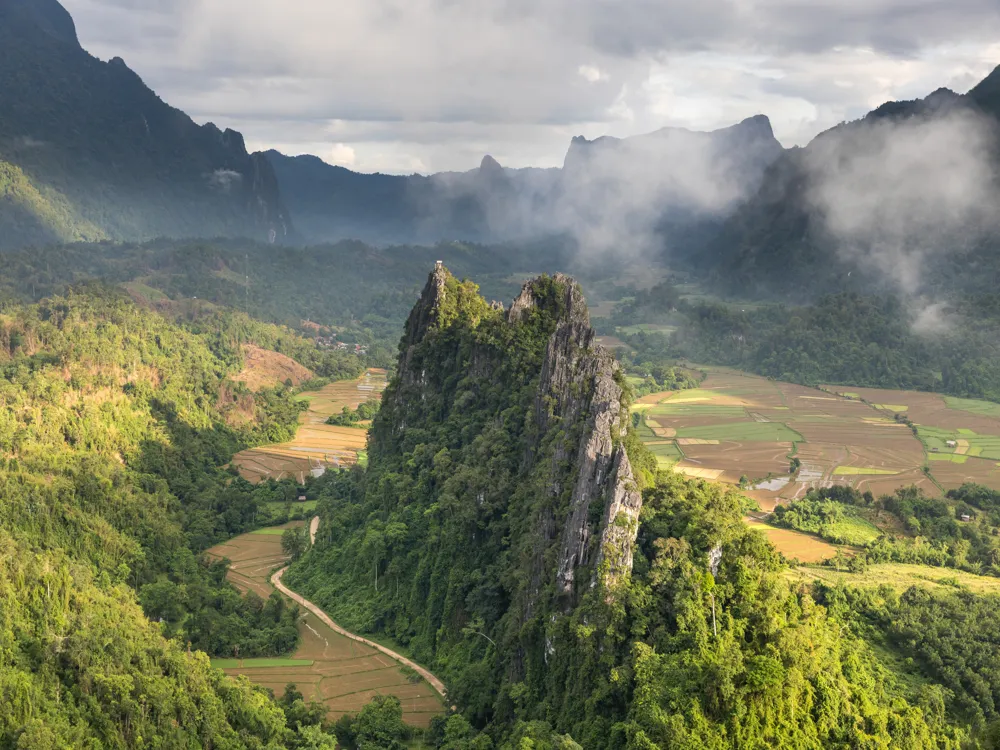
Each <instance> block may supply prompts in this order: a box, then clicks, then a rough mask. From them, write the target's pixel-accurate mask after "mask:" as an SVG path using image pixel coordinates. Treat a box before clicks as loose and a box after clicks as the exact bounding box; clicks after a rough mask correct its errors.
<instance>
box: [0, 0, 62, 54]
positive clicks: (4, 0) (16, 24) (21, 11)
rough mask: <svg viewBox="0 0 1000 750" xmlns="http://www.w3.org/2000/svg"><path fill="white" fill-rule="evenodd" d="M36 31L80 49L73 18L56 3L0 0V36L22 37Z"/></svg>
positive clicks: (41, 0)
mask: <svg viewBox="0 0 1000 750" xmlns="http://www.w3.org/2000/svg"><path fill="white" fill-rule="evenodd" d="M39 32H41V33H42V34H45V35H47V36H49V37H51V38H53V39H55V40H57V41H59V42H62V43H64V44H69V45H72V46H75V47H79V46H80V42H79V40H78V39H77V36H76V24H75V23H73V17H72V16H71V15H70V14H69V11H67V10H66V9H65V8H64V7H62V5H60V4H59V3H58V2H57V0H0V33H7V34H17V35H21V36H23V35H26V34H27V35H35V34H38V33H39Z"/></svg>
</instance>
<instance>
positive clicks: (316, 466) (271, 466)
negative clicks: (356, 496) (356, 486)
mask: <svg viewBox="0 0 1000 750" xmlns="http://www.w3.org/2000/svg"><path fill="white" fill-rule="evenodd" d="M385 386H386V372H385V370H375V369H372V370H369V371H368V372H367V373H365V374H364V375H363V376H362V377H361V378H359V379H357V380H341V381H337V382H336V383H331V384H330V385H327V386H325V387H324V388H321V389H320V390H318V391H312V392H307V393H303V394H301V395H300V397H299V398H301V399H302V400H303V401H305V402H307V403H308V406H309V408H308V409H307V410H306V411H305V412H303V413H302V415H301V416H300V417H299V429H298V432H297V433H296V435H295V439H294V440H292V441H291V442H288V443H280V444H277V445H268V446H264V447H260V448H252V449H250V450H246V451H243V452H242V453H238V454H237V455H236V456H235V457H234V458H233V463H234V464H235V465H236V467H237V468H238V469H239V471H240V474H241V475H242V476H243V477H244V478H245V479H247V480H249V481H251V482H260V481H262V480H265V479H285V478H288V477H295V478H297V479H298V481H300V482H303V481H305V477H307V476H309V475H312V476H320V475H322V474H323V472H325V471H326V470H327V469H341V468H345V467H348V466H353V465H354V464H356V463H358V461H359V460H360V461H363V460H364V457H365V446H366V445H367V440H368V433H367V431H366V430H365V429H364V425H361V426H359V427H335V426H332V425H328V424H326V420H327V419H329V418H330V417H331V416H333V415H334V414H339V413H340V412H341V410H342V409H343V408H344V407H345V406H347V407H349V408H351V409H356V408H357V407H358V405H359V404H361V403H363V402H365V401H367V400H368V399H370V398H379V397H380V396H381V395H382V391H383V390H385Z"/></svg>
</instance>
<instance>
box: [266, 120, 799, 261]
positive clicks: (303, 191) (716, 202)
mask: <svg viewBox="0 0 1000 750" xmlns="http://www.w3.org/2000/svg"><path fill="white" fill-rule="evenodd" d="M782 151H783V149H782V147H781V145H780V144H779V143H778V141H777V140H775V138H774V134H773V133H772V131H771V125H770V122H769V121H768V119H767V118H766V117H763V116H757V117H753V118H750V119H748V120H745V121H744V122H742V123H739V124H737V125H734V126H733V127H731V128H726V129H723V130H719V131H715V132H712V133H696V132H692V131H688V130H683V129H679V128H667V129H664V130H660V131H657V132H656V133H650V134H648V135H642V136H636V137H634V138H625V139H617V138H610V137H605V138H599V139H597V140H595V141H588V140H586V139H585V138H582V137H578V138H574V139H573V141H572V143H571V144H570V147H569V150H568V151H567V154H566V158H565V162H564V166H563V168H561V169H531V168H528V169H508V168H504V167H502V166H501V165H500V164H499V163H498V162H497V161H496V160H495V159H493V158H492V157H490V156H486V157H485V158H484V159H483V161H482V164H481V165H480V166H479V168H478V169H473V170H470V171H468V172H444V173H439V174H434V175H431V176H427V177H425V176H422V175H410V176H392V175H382V174H359V173H356V172H352V171H350V170H348V169H344V168H343V167H334V166H330V165H328V164H326V163H324V162H322V161H321V160H319V159H318V158H316V157H313V156H298V157H288V156H284V155H282V154H280V153H278V152H276V151H270V152H268V154H267V157H268V159H269V160H270V161H271V163H272V164H273V165H274V170H275V172H276V174H277V175H278V180H279V183H280V186H281V191H282V195H283V196H284V198H285V200H286V201H287V202H288V206H289V208H290V209H291V211H292V214H293V215H294V216H295V219H296V223H297V225H298V226H299V228H300V229H301V230H302V231H303V232H304V233H305V234H306V235H308V236H310V237H311V238H312V239H317V240H327V241H328V240H339V239H345V238H351V239H361V240H364V241H367V242H374V243H400V242H437V241H439V240H442V239H449V240H450V239H456V238H458V239H465V240H476V241H504V240H515V239H523V238H525V237H533V236H545V235H551V234H568V235H570V236H572V237H574V238H575V239H576V240H577V241H578V242H579V243H580V244H581V245H583V246H585V247H587V248H588V249H599V250H605V249H609V248H610V247H611V246H613V245H635V244H644V245H658V244H659V243H660V242H662V235H664V234H669V232H668V229H673V228H674V227H675V226H676V225H677V224H687V223H690V222H692V221H695V220H701V219H704V218H706V217H710V218H713V219H716V218H719V217H724V216H725V215H727V214H728V212H730V211H731V210H732V208H733V207H734V206H735V204H736V203H737V202H739V201H740V200H742V199H744V198H745V197H746V196H747V195H749V194H751V193H752V192H753V191H754V190H755V189H756V188H757V186H758V185H759V183H760V180H761V178H762V176H763V173H764V170H765V169H766V168H767V166H769V165H770V164H771V163H773V162H774V160H775V159H777V158H778V157H779V156H780V155H781V153H782Z"/></svg>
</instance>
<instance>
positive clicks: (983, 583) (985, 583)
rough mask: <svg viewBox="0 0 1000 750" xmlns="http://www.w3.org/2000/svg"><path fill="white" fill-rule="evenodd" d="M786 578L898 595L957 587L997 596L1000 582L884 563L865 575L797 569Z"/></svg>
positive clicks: (951, 570) (950, 571) (957, 572)
mask: <svg viewBox="0 0 1000 750" xmlns="http://www.w3.org/2000/svg"><path fill="white" fill-rule="evenodd" d="M788 577H789V578H790V579H791V580H795V581H823V582H824V583H829V584H831V585H836V584H839V583H846V584H848V585H850V586H863V587H866V588H876V587H878V586H884V585H888V586H892V587H893V588H894V589H897V590H899V591H903V590H906V589H908V588H910V587H911V586H920V587H922V588H926V589H928V590H930V591H938V592H943V591H956V590H957V588H958V587H962V588H965V589H968V590H970V591H974V592H975V593H977V594H1000V579H998V578H996V577H994V576H977V575H973V574H972V573H965V572H963V571H961V570H955V569H954V568H935V567H931V566H930V565H908V564H904V563H884V564H881V565H872V566H870V567H869V568H868V569H867V570H866V571H865V572H864V573H849V572H847V571H840V570H835V569H833V568H827V567H814V566H812V565H800V566H798V567H795V568H792V569H791V570H790V571H788ZM956 584H957V585H956Z"/></svg>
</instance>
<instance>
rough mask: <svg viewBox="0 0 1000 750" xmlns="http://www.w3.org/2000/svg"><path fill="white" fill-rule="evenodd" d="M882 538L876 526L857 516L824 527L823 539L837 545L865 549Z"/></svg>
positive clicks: (848, 516) (846, 517) (850, 516)
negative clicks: (867, 545)
mask: <svg viewBox="0 0 1000 750" xmlns="http://www.w3.org/2000/svg"><path fill="white" fill-rule="evenodd" d="M880 536H882V532H881V531H879V529H878V527H877V526H875V524H873V523H871V522H870V521H868V520H867V519H864V518H861V517H860V516H856V515H847V516H845V517H844V518H841V519H840V520H839V521H835V522H834V523H830V524H827V525H826V526H824V527H823V537H824V538H825V539H828V540H832V541H835V542H836V543H837V544H849V545H851V546H853V547H864V546H865V545H866V544H870V543H871V542H874V541H875V540H876V539H878V538H879V537H880Z"/></svg>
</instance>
